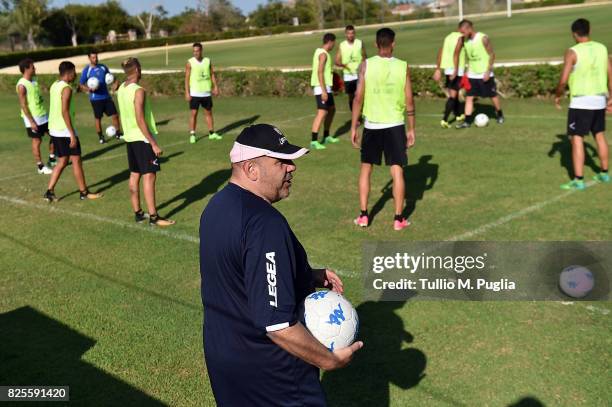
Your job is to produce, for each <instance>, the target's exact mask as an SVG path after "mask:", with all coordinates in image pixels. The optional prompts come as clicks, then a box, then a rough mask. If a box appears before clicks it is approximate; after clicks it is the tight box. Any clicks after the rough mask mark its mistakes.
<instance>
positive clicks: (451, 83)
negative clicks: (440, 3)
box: [433, 29, 465, 129]
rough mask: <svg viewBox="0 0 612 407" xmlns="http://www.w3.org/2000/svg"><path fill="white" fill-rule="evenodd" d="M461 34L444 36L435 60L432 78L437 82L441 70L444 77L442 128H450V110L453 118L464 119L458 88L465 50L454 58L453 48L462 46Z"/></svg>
mask: <svg viewBox="0 0 612 407" xmlns="http://www.w3.org/2000/svg"><path fill="white" fill-rule="evenodd" d="M462 44H463V35H462V34H461V32H459V29H457V31H453V32H452V33H450V34H448V35H447V36H446V37H445V38H444V42H443V43H442V46H441V47H440V50H439V51H438V58H437V61H436V70H435V72H434V75H433V79H434V80H435V81H436V82H438V81H440V79H442V72H444V76H445V77H446V83H445V87H446V92H447V96H448V97H447V99H446V106H445V107H444V115H443V116H442V120H441V121H440V126H441V127H442V128H443V129H448V128H450V124H449V123H448V117H449V116H450V114H451V112H452V113H453V114H454V115H455V120H456V121H458V122H462V121H463V120H465V115H463V114H462V113H461V103H460V102H459V89H461V79H462V77H463V71H464V69H465V50H463V49H461V51H460V53H459V55H458V58H455V50H456V49H457V47H459V48H462V47H461V45H462Z"/></svg>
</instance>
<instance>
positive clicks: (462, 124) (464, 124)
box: [455, 122, 472, 129]
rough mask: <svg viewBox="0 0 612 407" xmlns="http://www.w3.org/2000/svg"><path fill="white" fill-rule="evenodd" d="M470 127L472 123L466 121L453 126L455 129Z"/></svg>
mask: <svg viewBox="0 0 612 407" xmlns="http://www.w3.org/2000/svg"><path fill="white" fill-rule="evenodd" d="M470 127H472V124H471V123H468V122H463V123H459V124H458V125H456V126H455V128H456V129H469V128H470Z"/></svg>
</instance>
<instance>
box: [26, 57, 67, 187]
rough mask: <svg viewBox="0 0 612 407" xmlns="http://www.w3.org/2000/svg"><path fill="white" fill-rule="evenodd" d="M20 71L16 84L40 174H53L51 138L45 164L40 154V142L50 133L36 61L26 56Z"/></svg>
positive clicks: (53, 157)
mask: <svg viewBox="0 0 612 407" xmlns="http://www.w3.org/2000/svg"><path fill="white" fill-rule="evenodd" d="M19 71H20V72H21V74H22V76H21V78H19V81H18V82H17V85H16V90H17V95H18V96H19V105H20V106H21V117H22V118H23V123H24V124H25V127H26V132H27V133H28V137H30V139H31V140H32V155H34V160H35V161H36V167H37V171H38V173H39V174H47V175H48V174H51V173H52V172H53V170H51V168H53V166H54V165H55V164H56V163H57V161H56V160H55V154H54V153H53V152H54V149H53V142H52V140H51V138H49V161H48V162H47V165H45V164H43V162H42V159H41V156H40V144H41V142H42V138H43V136H44V135H45V133H47V134H49V127H48V121H49V117H48V115H47V109H45V106H44V101H43V98H42V95H41V94H40V88H39V87H38V82H37V81H36V79H35V76H36V68H35V67H34V61H33V60H32V59H30V58H26V59H24V60H22V61H20V62H19Z"/></svg>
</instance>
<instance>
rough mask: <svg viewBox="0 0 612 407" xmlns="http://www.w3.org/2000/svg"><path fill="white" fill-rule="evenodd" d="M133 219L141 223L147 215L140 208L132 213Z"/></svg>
mask: <svg viewBox="0 0 612 407" xmlns="http://www.w3.org/2000/svg"><path fill="white" fill-rule="evenodd" d="M134 220H135V221H136V223H142V222H144V221H145V220H147V215H146V214H145V213H144V212H143V210H142V209H141V210H139V211H138V212H135V213H134Z"/></svg>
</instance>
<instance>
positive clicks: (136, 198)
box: [128, 171, 145, 223]
mask: <svg viewBox="0 0 612 407" xmlns="http://www.w3.org/2000/svg"><path fill="white" fill-rule="evenodd" d="M128 188H129V191H130V204H131V205H132V210H133V211H134V217H135V219H136V222H138V223H140V222H142V221H143V220H145V215H144V212H143V210H142V207H141V206H140V174H139V173H138V172H133V171H130V179H129V181H128Z"/></svg>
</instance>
